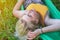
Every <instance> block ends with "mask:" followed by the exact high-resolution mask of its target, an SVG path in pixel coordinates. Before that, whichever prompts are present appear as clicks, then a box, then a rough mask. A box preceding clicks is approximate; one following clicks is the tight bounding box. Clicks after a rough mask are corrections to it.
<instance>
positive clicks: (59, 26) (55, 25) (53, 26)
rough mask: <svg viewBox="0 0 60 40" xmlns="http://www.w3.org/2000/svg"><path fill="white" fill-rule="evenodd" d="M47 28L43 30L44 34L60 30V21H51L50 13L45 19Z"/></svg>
mask: <svg viewBox="0 0 60 40" xmlns="http://www.w3.org/2000/svg"><path fill="white" fill-rule="evenodd" d="M45 24H46V25H47V26H46V27H44V28H42V30H43V32H44V33H45V32H51V31H58V30H60V19H51V18H50V17H49V12H48V14H47V15H46V18H45Z"/></svg>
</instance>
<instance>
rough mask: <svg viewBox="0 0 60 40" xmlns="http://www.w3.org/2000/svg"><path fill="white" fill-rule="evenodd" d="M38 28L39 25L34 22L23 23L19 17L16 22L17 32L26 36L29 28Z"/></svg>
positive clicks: (32, 29)
mask: <svg viewBox="0 0 60 40" xmlns="http://www.w3.org/2000/svg"><path fill="white" fill-rule="evenodd" d="M36 28H38V26H37V25H34V24H33V23H32V22H26V23H24V22H23V23H22V20H21V19H19V20H18V21H17V23H16V32H17V33H18V35H20V36H24V35H26V34H27V32H28V31H29V30H31V31H34V30H35V29H36Z"/></svg>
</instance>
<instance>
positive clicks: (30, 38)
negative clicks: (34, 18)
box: [27, 29, 40, 40]
mask: <svg viewBox="0 0 60 40" xmlns="http://www.w3.org/2000/svg"><path fill="white" fill-rule="evenodd" d="M39 34H40V29H36V30H35V31H34V32H31V31H29V32H28V34H27V36H28V40H33V39H34V38H36V37H37V36H38V35H39Z"/></svg>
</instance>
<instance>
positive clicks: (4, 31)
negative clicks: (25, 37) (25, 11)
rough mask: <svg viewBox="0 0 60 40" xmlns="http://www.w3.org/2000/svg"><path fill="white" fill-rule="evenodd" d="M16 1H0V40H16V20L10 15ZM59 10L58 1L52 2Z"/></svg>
mask: <svg viewBox="0 0 60 40" xmlns="http://www.w3.org/2000/svg"><path fill="white" fill-rule="evenodd" d="M16 1H17V0H0V40H16V38H15V37H14V31H15V24H16V21H17V19H16V18H15V17H14V16H13V15H12V10H13V7H14V5H15V4H16ZM52 1H53V3H54V4H55V5H56V7H57V8H58V9H59V10H60V1H59V0H52Z"/></svg>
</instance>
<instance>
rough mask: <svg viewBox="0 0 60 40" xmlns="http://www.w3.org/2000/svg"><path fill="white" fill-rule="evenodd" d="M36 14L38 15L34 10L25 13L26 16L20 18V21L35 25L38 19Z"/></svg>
mask: <svg viewBox="0 0 60 40" xmlns="http://www.w3.org/2000/svg"><path fill="white" fill-rule="evenodd" d="M36 14H38V13H37V12H36V11H35V10H29V11H26V14H25V15H23V16H22V19H23V20H25V21H26V22H35V23H36V24H37V23H38V18H37V15H36Z"/></svg>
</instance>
